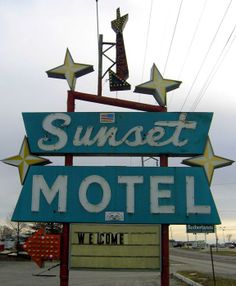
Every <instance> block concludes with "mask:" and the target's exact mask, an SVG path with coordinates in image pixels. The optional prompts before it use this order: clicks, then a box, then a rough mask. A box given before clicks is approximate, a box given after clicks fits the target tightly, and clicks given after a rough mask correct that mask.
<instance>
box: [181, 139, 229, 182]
mask: <svg viewBox="0 0 236 286" xmlns="http://www.w3.org/2000/svg"><path fill="white" fill-rule="evenodd" d="M182 163H183V164H185V165H189V166H199V167H203V168H204V170H205V173H206V176H207V179H208V182H209V184H211V181H212V177H213V173H214V169H216V168H221V167H225V166H229V165H231V164H233V163H234V161H232V160H229V159H226V158H222V157H219V156H215V154H214V151H213V149H212V145H211V142H210V139H209V138H208V140H207V143H206V147H205V150H204V153H203V155H200V156H196V157H193V158H190V159H186V160H183V161H182Z"/></svg>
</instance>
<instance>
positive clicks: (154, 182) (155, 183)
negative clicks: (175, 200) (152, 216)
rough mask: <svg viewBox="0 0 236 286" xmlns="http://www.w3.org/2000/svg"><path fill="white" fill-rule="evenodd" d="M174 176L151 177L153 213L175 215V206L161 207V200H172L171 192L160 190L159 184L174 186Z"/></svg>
mask: <svg viewBox="0 0 236 286" xmlns="http://www.w3.org/2000/svg"><path fill="white" fill-rule="evenodd" d="M173 183H174V177H173V176H151V177H150V200H151V213H171V214H172V213H175V206H172V205H168V206H163V205H159V199H163V198H167V199H168V198H171V192H170V190H160V189H159V184H173Z"/></svg>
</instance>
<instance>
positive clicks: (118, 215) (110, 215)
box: [105, 212, 124, 221]
mask: <svg viewBox="0 0 236 286" xmlns="http://www.w3.org/2000/svg"><path fill="white" fill-rule="evenodd" d="M105 221H124V212H105Z"/></svg>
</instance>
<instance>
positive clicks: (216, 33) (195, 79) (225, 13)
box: [180, 0, 232, 111]
mask: <svg viewBox="0 0 236 286" xmlns="http://www.w3.org/2000/svg"><path fill="white" fill-rule="evenodd" d="M231 3H232V0H230V2H229V4H228V6H227V8H226V10H225V12H224V15H223V17H222V19H221V21H220V24H219V25H218V28H217V30H216V32H215V34H214V36H213V38H212V40H211V43H210V45H209V47H208V50H207V52H206V54H205V56H204V58H203V61H202V63H201V65H200V67H199V70H198V72H197V74H196V76H195V78H194V80H193V83H192V85H191V87H190V89H189V91H188V93H187V96H186V97H185V100H184V102H183V104H182V106H181V109H180V110H181V111H182V110H183V107H184V105H185V104H186V102H187V100H188V98H189V96H190V93H191V92H192V89H193V87H194V85H195V83H196V81H197V78H198V76H199V74H200V72H201V70H202V68H203V66H204V64H205V62H206V59H207V57H208V55H209V53H210V50H211V48H212V46H213V44H214V42H215V39H216V37H217V35H218V33H219V30H220V28H221V26H222V23H223V22H224V19H225V17H226V15H227V13H228V11H229V8H230V5H231Z"/></svg>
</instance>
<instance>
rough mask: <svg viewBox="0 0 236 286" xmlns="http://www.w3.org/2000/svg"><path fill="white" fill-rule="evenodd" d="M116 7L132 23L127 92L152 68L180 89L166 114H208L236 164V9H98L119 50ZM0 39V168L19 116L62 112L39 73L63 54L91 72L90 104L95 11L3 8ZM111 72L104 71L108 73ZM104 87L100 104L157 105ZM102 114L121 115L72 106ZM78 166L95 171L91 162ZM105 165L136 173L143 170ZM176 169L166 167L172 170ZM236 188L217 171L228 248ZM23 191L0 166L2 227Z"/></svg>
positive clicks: (55, 92)
mask: <svg viewBox="0 0 236 286" xmlns="http://www.w3.org/2000/svg"><path fill="white" fill-rule="evenodd" d="M118 7H120V9H121V15H123V14H126V13H128V14H129V20H128V23H127V25H126V28H125V30H124V39H125V45H126V53H127V59H128V64H129V72H130V77H129V79H128V82H129V83H130V84H131V85H132V90H133V89H134V88H135V86H136V85H138V84H141V83H143V82H145V81H148V80H149V79H150V70H151V67H152V64H153V63H155V64H156V66H157V67H158V69H159V70H160V72H161V73H162V75H163V76H164V77H165V78H168V79H174V80H180V81H182V85H181V86H180V88H179V89H178V90H175V91H173V92H169V93H168V95H167V102H168V110H169V111H206V112H214V117H213V122H212V125H211V129H210V138H211V142H212V145H213V149H214V152H215V154H216V155H218V156H221V157H225V158H228V159H231V160H235V158H236V148H235V145H236V128H235V122H236V112H235V109H236V96H235V91H234V83H235V64H236V52H235V50H236V43H235V42H236V41H235V37H236V31H235V30H234V27H235V24H236V20H235V15H236V1H221V0H208V1H204V0H183V1H180V0H179V1H177V0H176V1H173V0H159V1H157V0H155V1H151V0H146V1H141V0H135V1H134V0H126V1H122V0H112V1H110V0H99V1H98V8H99V9H98V12H99V13H98V14H99V21H98V22H99V32H100V33H101V34H103V36H104V41H108V42H113V41H115V33H114V32H113V30H112V29H111V25H110V22H111V21H112V20H114V19H115V18H116V8H118ZM178 15H179V16H178ZM174 31H175V33H174ZM0 33H1V45H0V57H1V66H0V96H1V104H0V116H1V120H0V128H1V140H0V158H1V159H4V158H6V157H9V156H13V155H16V154H18V153H19V149H20V147H21V143H22V140H23V137H24V135H25V131H24V126H23V120H22V117H21V113H22V112H26V111H27V112H36V111H37V112H46V111H53V112H54V111H65V110H66V97H67V90H68V86H67V82H66V81H65V80H56V79H49V78H47V75H46V73H45V71H47V70H49V69H51V68H54V67H56V66H59V65H61V64H63V61H64V57H65V52H66V48H67V47H68V48H69V49H70V52H71V54H72V57H73V59H74V61H75V62H79V63H84V64H91V65H94V69H95V71H94V72H93V73H90V74H88V75H86V76H84V77H83V78H80V79H78V80H77V85H76V90H77V91H83V92H87V93H92V94H96V88H97V58H98V54H97V18H96V1H95V0H87V1H82V0H70V1H67V0H51V1H48V0H34V1H30V0H21V1H18V0H8V1H5V0H0ZM111 56H113V53H111ZM107 64H108V63H107V62H106V61H105V65H104V70H105V68H106V67H107ZM108 85H109V83H108V81H107V78H106V79H105V80H104V81H103V91H104V92H103V94H104V95H105V96H110V97H118V98H121V99H127V100H134V101H140V102H143V103H150V104H156V102H155V100H154V99H153V98H152V96H151V95H150V96H149V95H144V94H143V95H141V94H135V93H133V92H132V90H131V91H128V92H119V93H111V92H110V91H109V89H108ZM205 87H208V88H207V89H206V90H205ZM199 99H200V102H199V104H197V103H198V101H199ZM98 110H99V111H103V110H118V109H115V108H111V107H107V106H97V105H96V104H92V103H86V102H77V104H76V111H98ZM54 161H55V162H57V161H56V159H55V160H54ZM78 162H80V164H94V160H91V158H90V159H87V160H86V159H78ZM102 162H104V163H102V164H109V162H112V163H111V164H112V165H116V164H124V165H128V166H129V165H132V166H135V165H138V164H140V162H141V160H140V159H139V158H125V159H124V158H123V159H114V160H108V159H104V161H102ZM179 162H180V160H179V159H178V160H171V164H174V165H178V164H179ZM147 164H149V165H150V164H152V162H150V161H148V162H147ZM153 164H154V163H153ZM235 187H236V178H235V165H232V166H230V167H226V168H222V169H217V170H216V171H215V175H214V178H213V181H212V186H211V190H212V193H213V197H214V199H215V202H216V205H217V208H218V211H219V214H220V217H221V220H222V226H225V227H226V231H227V232H228V233H229V232H230V233H233V239H234V240H236V221H235V215H236V207H235V202H236V191H235ZM20 191H21V185H20V180H19V176H18V170H17V168H14V167H11V166H8V165H5V164H0V220H4V219H5V218H6V217H7V216H8V215H9V214H10V213H11V212H12V211H13V209H14V207H15V204H16V202H17V198H18V195H19V193H20ZM173 230H174V231H173V233H172V235H173V236H176V237H174V238H178V237H180V233H179V232H178V228H173ZM181 230H182V229H181Z"/></svg>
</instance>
